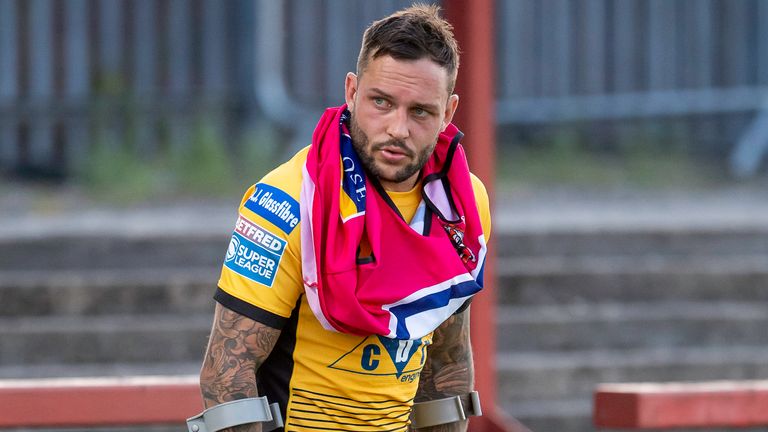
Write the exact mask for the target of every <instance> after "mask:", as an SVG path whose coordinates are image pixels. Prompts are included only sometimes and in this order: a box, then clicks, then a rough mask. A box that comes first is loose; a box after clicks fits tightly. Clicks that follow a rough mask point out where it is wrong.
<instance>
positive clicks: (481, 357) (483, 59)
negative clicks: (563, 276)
mask: <svg viewBox="0 0 768 432" xmlns="http://www.w3.org/2000/svg"><path fill="white" fill-rule="evenodd" d="M444 6H445V15H446V18H447V19H448V20H449V21H450V22H451V23H452V24H453V25H454V28H455V34H456V39H457V40H458V42H459V46H460V47H461V49H462V52H463V56H462V59H461V64H462V66H461V71H460V72H459V78H458V82H457V86H456V93H457V94H459V95H460V98H461V102H460V104H459V109H458V111H457V113H456V117H455V118H454V122H455V123H456V124H457V125H458V126H459V128H460V129H461V130H463V131H464V132H465V134H466V138H465V140H464V146H465V148H466V149H467V153H468V159H469V166H470V168H471V169H472V171H473V172H474V173H475V174H476V175H477V176H478V177H480V179H481V180H483V182H484V183H485V186H486V188H487V189H488V194H489V196H490V198H491V204H492V205H493V199H494V183H495V166H494V162H495V160H496V158H495V152H496V133H495V128H496V121H495V115H494V114H495V110H494V108H495V104H494V100H495V99H494V84H495V79H494V75H495V66H494V2H493V0H476V1H474V2H472V7H466V3H465V2H463V1H461V0H446V1H445V2H444ZM494 261H495V253H494V247H493V238H491V246H490V247H489V255H488V257H486V265H485V275H484V282H485V287H484V289H483V291H482V292H481V293H480V295H478V296H477V297H476V298H475V300H474V301H473V303H472V308H471V310H472V313H471V321H472V322H471V325H472V327H471V336H472V348H473V352H474V358H475V364H476V365H477V367H475V388H476V389H477V390H478V391H479V392H480V395H481V397H482V399H483V405H484V407H485V408H484V412H485V414H484V415H483V417H478V418H474V419H473V420H472V425H471V426H470V429H471V430H473V431H490V432H493V431H511V430H517V431H524V430H526V429H525V428H524V427H523V426H522V425H518V427H516V428H515V427H514V425H515V422H514V421H513V420H509V419H507V420H502V418H503V415H502V414H501V412H500V411H499V410H498V408H497V406H496V400H497V399H496V362H495V358H496V294H495V289H496V276H495V275H496V272H495V262H494Z"/></svg>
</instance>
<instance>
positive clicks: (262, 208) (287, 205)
mask: <svg viewBox="0 0 768 432" xmlns="http://www.w3.org/2000/svg"><path fill="white" fill-rule="evenodd" d="M308 149H309V147H306V148H304V149H302V150H300V151H299V152H298V153H296V154H295V155H294V156H293V157H292V158H291V159H289V160H288V161H287V162H285V163H283V164H282V165H280V166H278V167H277V168H275V169H273V170H272V171H270V172H269V173H268V174H267V175H265V176H264V177H262V179H261V180H259V181H258V183H256V184H254V185H253V186H251V187H250V188H248V190H247V191H246V192H245V195H243V199H242V201H241V203H240V212H241V214H245V215H246V217H251V215H253V216H254V217H256V218H261V219H264V220H266V221H269V222H270V223H271V224H273V225H275V226H276V227H277V228H279V229H280V230H282V231H283V232H284V233H285V234H286V236H287V235H288V234H290V233H291V232H293V230H294V228H295V227H296V226H297V225H298V224H299V221H300V217H301V210H300V208H299V201H300V194H301V179H302V167H303V166H304V163H305V161H306V159H307V152H308ZM244 211H245V213H243V212H244ZM254 220H256V219H254Z"/></svg>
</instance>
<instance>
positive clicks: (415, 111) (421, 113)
mask: <svg viewBox="0 0 768 432" xmlns="http://www.w3.org/2000/svg"><path fill="white" fill-rule="evenodd" d="M413 114H415V115H416V117H426V116H427V114H429V113H428V112H427V111H426V110H425V109H424V108H414V109H413Z"/></svg>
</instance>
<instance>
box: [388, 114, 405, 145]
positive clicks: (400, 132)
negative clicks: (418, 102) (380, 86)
mask: <svg viewBox="0 0 768 432" xmlns="http://www.w3.org/2000/svg"><path fill="white" fill-rule="evenodd" d="M387 134H389V136H391V137H392V138H393V139H398V140H404V139H406V138H408V135H409V132H408V112H407V111H406V110H401V109H398V110H394V111H393V112H392V116H391V117H390V119H389V124H388V125H387Z"/></svg>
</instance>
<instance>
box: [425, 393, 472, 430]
mask: <svg viewBox="0 0 768 432" xmlns="http://www.w3.org/2000/svg"><path fill="white" fill-rule="evenodd" d="M481 415H483V410H482V409H481V407H480V395H479V394H478V393H477V391H472V392H470V393H469V394H466V395H462V396H452V397H448V398H445V399H436V400H431V401H427V402H417V403H414V404H413V410H412V411H411V427H413V428H414V429H420V428H425V427H430V426H436V425H440V424H445V423H453V422H458V421H462V420H466V419H467V417H470V416H481Z"/></svg>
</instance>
